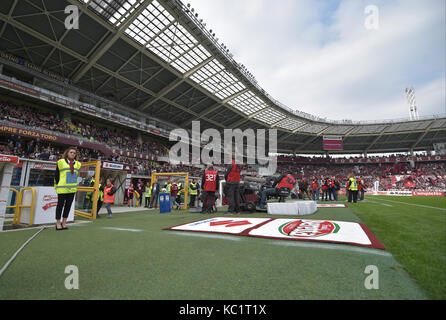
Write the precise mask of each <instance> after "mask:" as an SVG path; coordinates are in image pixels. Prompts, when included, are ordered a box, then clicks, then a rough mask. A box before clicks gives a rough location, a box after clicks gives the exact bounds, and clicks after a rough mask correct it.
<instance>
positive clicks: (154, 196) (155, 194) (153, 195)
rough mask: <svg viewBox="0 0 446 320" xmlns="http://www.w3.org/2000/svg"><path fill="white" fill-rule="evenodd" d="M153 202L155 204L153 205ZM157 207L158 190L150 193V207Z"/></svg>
mask: <svg viewBox="0 0 446 320" xmlns="http://www.w3.org/2000/svg"><path fill="white" fill-rule="evenodd" d="M153 204H155V206H153ZM157 207H158V192H155V193H153V194H152V198H151V199H150V208H155V209H156V208H157Z"/></svg>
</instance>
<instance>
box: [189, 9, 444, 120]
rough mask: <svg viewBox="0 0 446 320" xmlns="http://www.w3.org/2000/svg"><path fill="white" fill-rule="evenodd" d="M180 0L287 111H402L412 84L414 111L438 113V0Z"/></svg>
mask: <svg viewBox="0 0 446 320" xmlns="http://www.w3.org/2000/svg"><path fill="white" fill-rule="evenodd" d="M183 2H184V3H185V4H187V3H190V4H191V7H192V8H194V9H195V12H196V13H198V15H199V16H198V18H199V19H203V22H204V23H206V28H207V29H208V30H209V29H212V30H213V32H214V33H215V34H216V36H215V37H216V38H219V42H220V43H224V44H225V45H226V47H227V48H229V50H230V53H232V54H233V55H234V59H235V60H236V61H237V62H239V63H241V64H243V65H245V66H246V67H247V69H248V70H249V71H250V72H251V73H252V74H253V75H254V77H255V78H256V79H257V81H258V84H259V85H260V86H261V87H262V88H263V89H265V91H266V92H268V93H269V94H270V95H271V96H272V97H273V98H275V99H276V100H279V101H280V102H282V103H283V104H285V105H287V106H288V107H290V108H292V109H297V110H300V111H303V112H307V113H310V114H313V115H316V116H319V117H322V118H327V119H329V120H344V119H348V120H355V121H360V120H389V119H401V118H409V107H408V102H407V99H406V93H405V89H406V88H408V87H411V86H413V87H414V89H415V95H416V101H417V106H418V113H419V115H420V117H427V116H432V115H445V114H446V92H445V91H446V89H445V88H446V66H445V60H446V58H445V57H446V1H444V0H367V1H363V0H276V1H267V0H183ZM370 5H373V7H372V9H373V10H372V11H370V7H369V6H370ZM366 9H367V10H366Z"/></svg>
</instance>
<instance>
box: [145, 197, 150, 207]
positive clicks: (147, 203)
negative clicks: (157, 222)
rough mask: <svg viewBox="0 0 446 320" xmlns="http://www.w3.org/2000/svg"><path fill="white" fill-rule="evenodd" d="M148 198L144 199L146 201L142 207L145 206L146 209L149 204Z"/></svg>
mask: <svg viewBox="0 0 446 320" xmlns="http://www.w3.org/2000/svg"><path fill="white" fill-rule="evenodd" d="M150 198H151V197H146V200H145V203H144V206H145V207H148V206H149V204H150Z"/></svg>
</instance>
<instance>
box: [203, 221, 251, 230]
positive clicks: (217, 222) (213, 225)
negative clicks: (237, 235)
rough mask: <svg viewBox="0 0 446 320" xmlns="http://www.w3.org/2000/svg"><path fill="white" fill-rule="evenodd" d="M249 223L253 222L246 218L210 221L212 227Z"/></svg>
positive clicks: (236, 225)
mask: <svg viewBox="0 0 446 320" xmlns="http://www.w3.org/2000/svg"><path fill="white" fill-rule="evenodd" d="M248 224H251V222H249V221H246V220H244V221H234V220H226V221H216V222H211V223H210V225H211V227H215V226H224V225H226V228H230V227H238V226H244V225H248Z"/></svg>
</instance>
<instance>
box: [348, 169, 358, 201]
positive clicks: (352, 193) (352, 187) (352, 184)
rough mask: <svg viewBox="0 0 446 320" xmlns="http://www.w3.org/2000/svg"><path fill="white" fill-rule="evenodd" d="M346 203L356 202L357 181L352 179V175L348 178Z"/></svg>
mask: <svg viewBox="0 0 446 320" xmlns="http://www.w3.org/2000/svg"><path fill="white" fill-rule="evenodd" d="M347 189H348V190H349V193H348V202H352V201H353V202H354V203H356V202H358V181H357V180H356V178H355V177H354V175H353V173H351V174H349V176H348V188H347Z"/></svg>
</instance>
